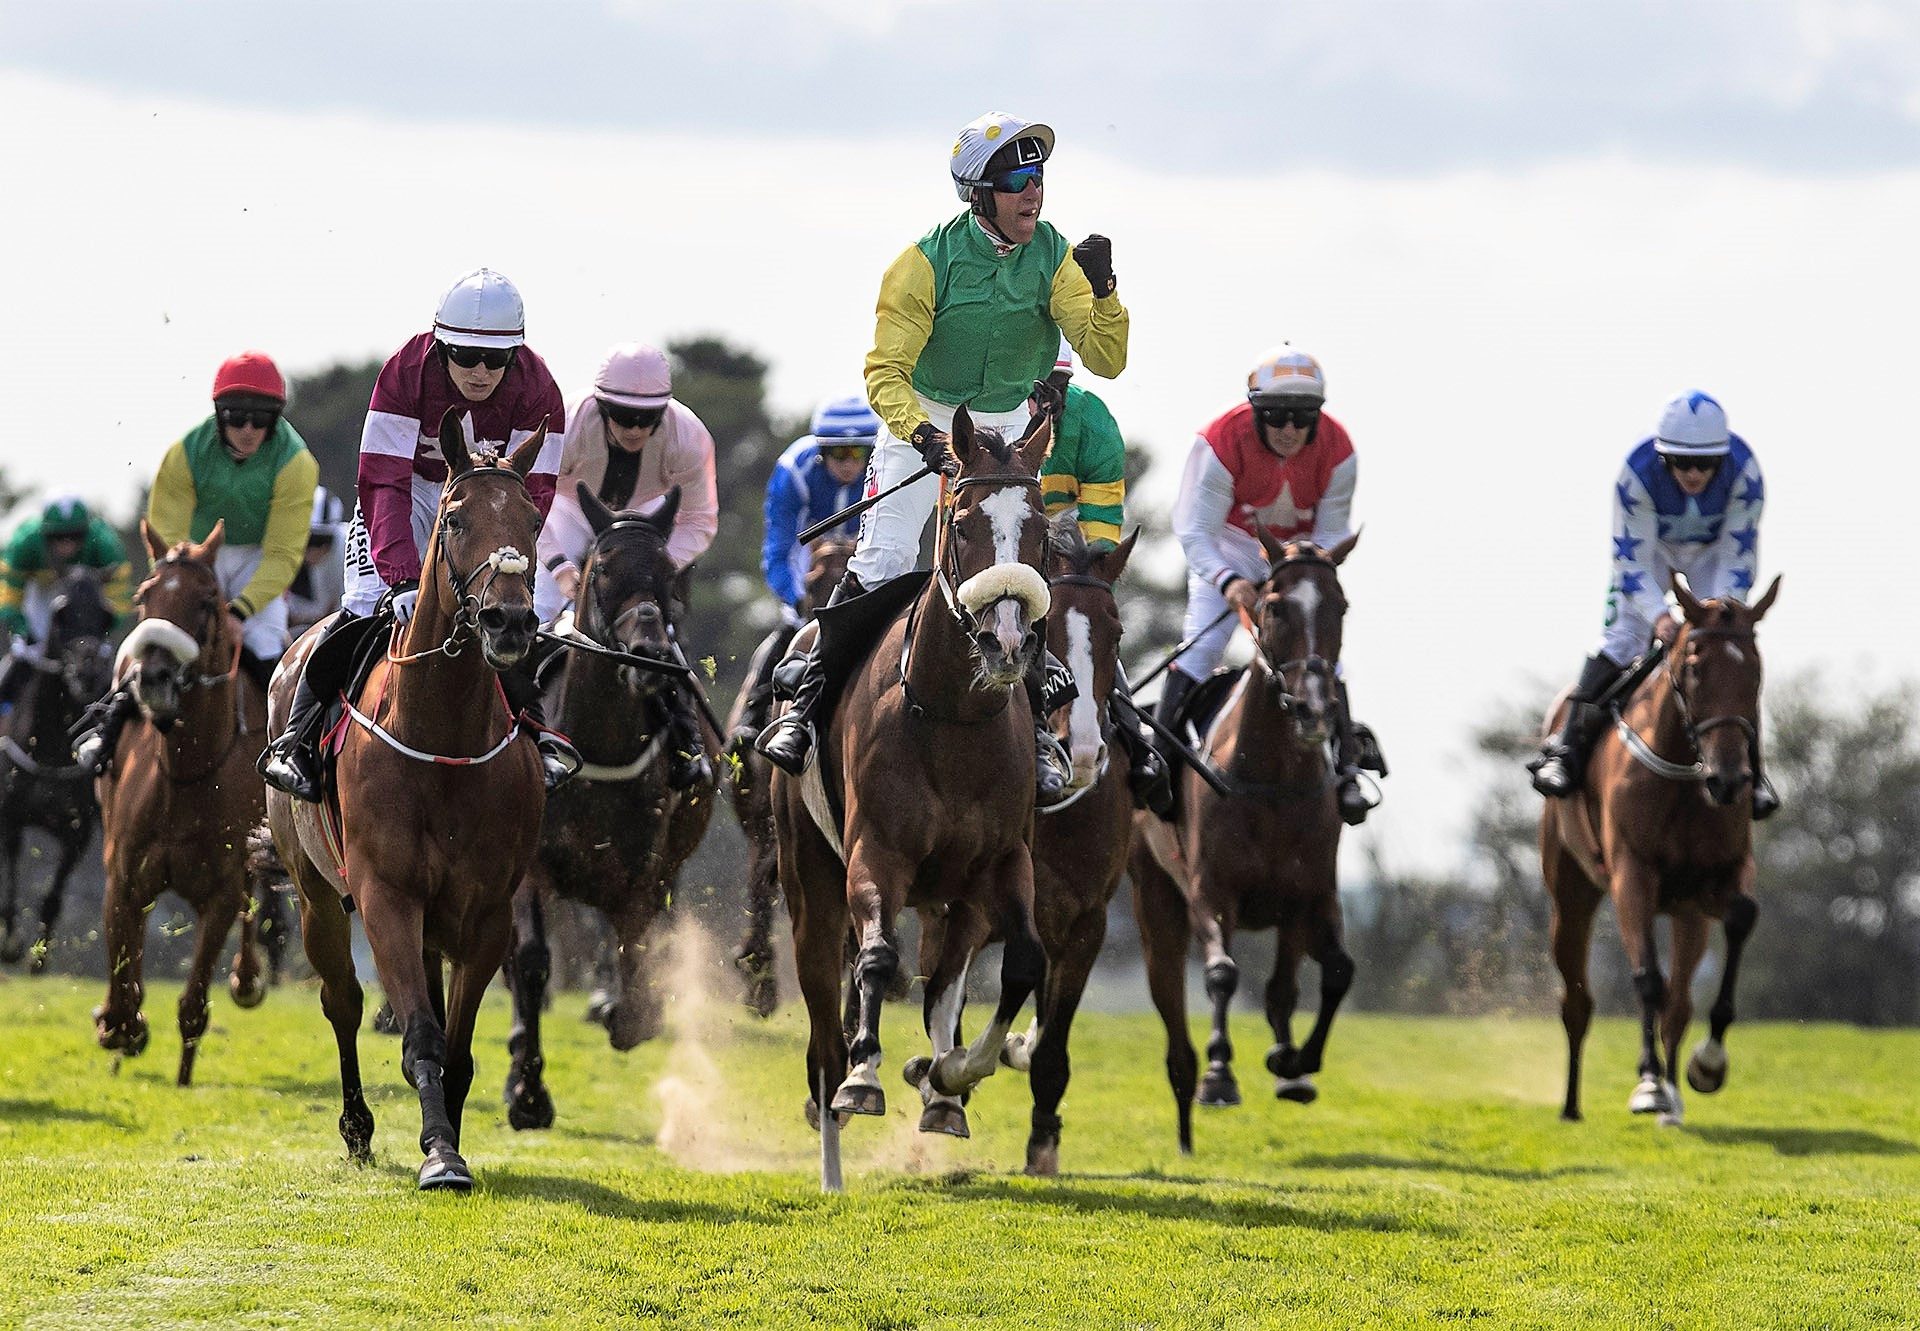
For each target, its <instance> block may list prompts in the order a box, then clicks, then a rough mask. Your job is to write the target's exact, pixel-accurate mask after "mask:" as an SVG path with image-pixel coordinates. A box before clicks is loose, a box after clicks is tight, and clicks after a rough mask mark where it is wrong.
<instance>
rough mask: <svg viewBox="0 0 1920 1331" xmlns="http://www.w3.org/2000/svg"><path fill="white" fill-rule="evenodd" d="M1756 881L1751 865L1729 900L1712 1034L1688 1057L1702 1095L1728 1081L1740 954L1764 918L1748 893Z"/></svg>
mask: <svg viewBox="0 0 1920 1331" xmlns="http://www.w3.org/2000/svg"><path fill="white" fill-rule="evenodd" d="M1752 882H1753V869H1752V866H1751V865H1749V866H1748V868H1747V870H1746V872H1745V874H1744V875H1743V877H1742V880H1741V884H1740V890H1739V891H1738V892H1737V893H1736V894H1735V895H1734V898H1733V900H1732V901H1730V902H1728V903H1727V915H1726V919H1725V921H1724V922H1723V923H1724V927H1725V929H1726V931H1727V961H1726V967H1725V969H1724V970H1723V971H1722V973H1721V975H1720V992H1719V993H1718V994H1716V995H1715V996H1714V1000H1713V1007H1712V1008H1711V1009H1709V1010H1708V1013H1707V1021H1708V1023H1709V1027H1708V1035H1707V1038H1706V1039H1704V1040H1702V1041H1701V1042H1700V1044H1699V1045H1698V1047H1696V1048H1695V1049H1694V1051H1693V1057H1692V1058H1689V1059H1688V1060H1687V1085H1689V1086H1691V1087H1693V1089H1694V1090H1696V1091H1699V1092H1700V1093H1701V1094H1702V1095H1710V1094H1712V1093H1713V1092H1714V1091H1717V1090H1719V1089H1720V1088H1721V1087H1722V1086H1724V1085H1726V1082H1727V1047H1726V1044H1725V1040H1726V1036H1727V1027H1729V1026H1731V1025H1733V986H1734V984H1735V983H1736V982H1737V981H1738V979H1739V976H1740V954H1741V953H1742V952H1743V951H1745V950H1746V946H1747V937H1748V935H1750V934H1751V933H1752V932H1753V926H1754V922H1755V921H1757V920H1758V919H1759V918H1760V907H1759V906H1758V905H1757V904H1755V902H1754V899H1753V898H1752V897H1751V896H1749V895H1747V890H1748V888H1750V887H1751V886H1752Z"/></svg>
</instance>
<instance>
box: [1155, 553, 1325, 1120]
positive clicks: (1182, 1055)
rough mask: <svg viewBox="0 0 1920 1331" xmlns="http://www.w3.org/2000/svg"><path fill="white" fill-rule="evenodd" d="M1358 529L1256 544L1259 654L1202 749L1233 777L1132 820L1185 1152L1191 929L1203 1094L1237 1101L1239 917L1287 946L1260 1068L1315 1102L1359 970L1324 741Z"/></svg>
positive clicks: (1190, 1079) (1190, 779) (1190, 1096)
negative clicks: (1315, 969)
mask: <svg viewBox="0 0 1920 1331" xmlns="http://www.w3.org/2000/svg"><path fill="white" fill-rule="evenodd" d="M1359 539H1360V538H1359V535H1358V533H1356V534H1354V535H1352V536H1349V537H1347V538H1346V539H1345V540H1344V541H1341V542H1340V543H1339V544H1338V545H1336V546H1334V547H1333V549H1331V550H1325V551H1323V550H1321V549H1319V547H1317V546H1315V545H1314V544H1313V543H1312V542H1310V541H1289V542H1286V543H1285V544H1281V543H1278V542H1276V541H1274V540H1273V539H1272V538H1271V537H1269V536H1267V534H1266V533H1265V532H1264V531H1263V532H1262V533H1261V535H1260V540H1261V544H1262V545H1263V546H1264V547H1265V548H1266V552H1267V558H1268V559H1269V560H1271V561H1272V565H1271V567H1270V568H1269V570H1268V573H1267V580H1266V581H1265V582H1264V583H1263V584H1262V585H1261V588H1260V603H1259V607H1258V614H1257V616H1256V617H1255V619H1254V620H1253V624H1252V627H1253V629H1254V660H1253V664H1252V665H1250V666H1248V667H1247V669H1246V670H1245V671H1243V672H1242V673H1241V675H1240V677H1239V679H1238V681H1237V683H1236V684H1235V685H1234V687H1233V692H1232V693H1231V694H1230V695H1229V696H1228V698H1227V700H1226V703H1225V704H1224V705H1223V706H1222V707H1221V709H1220V712H1219V714H1218V716H1217V718H1216V719H1215V720H1214V721H1213V723H1212V725H1211V726H1210V727H1209V729H1208V731H1207V734H1206V737H1205V738H1204V739H1203V740H1201V741H1200V752H1201V753H1202V754H1203V755H1205V757H1206V758H1207V760H1208V761H1209V762H1211V763H1212V764H1213V765H1214V766H1215V767H1217V768H1218V769H1220V771H1221V772H1222V773H1224V774H1225V777H1226V779H1227V781H1228V783H1229V784H1230V785H1231V786H1232V787H1233V788H1234V794H1233V795H1232V796H1224V795H1221V794H1219V793H1218V792H1217V791H1215V790H1214V789H1213V787H1212V786H1210V785H1208V784H1207V783H1206V782H1204V781H1202V780H1201V779H1200V776H1199V774H1198V773H1196V772H1194V771H1192V770H1190V769H1189V770H1187V771H1186V772H1185V773H1184V775H1183V778H1182V780H1183V782H1184V790H1183V791H1182V799H1183V804H1182V808H1181V811H1180V816H1179V821H1178V823H1177V825H1176V824H1170V823H1166V822H1163V821H1162V820H1160V819H1159V818H1156V817H1154V816H1153V815H1152V814H1141V815H1139V816H1137V817H1136V819H1135V822H1134V826H1135V828H1136V830H1137V831H1138V833H1139V835H1138V836H1137V837H1136V838H1135V841H1134V847H1133V852H1132V869H1133V883H1134V914H1135V917H1136V918H1137V919H1138V920H1139V923H1140V940H1141V943H1142V944H1143V945H1144V947H1145V951H1146V962H1147V985H1148V988H1149V989H1150V991H1151V992H1152V995H1153V1003H1154V1006H1155V1007H1156V1008H1158V1009H1159V1010H1160V1018H1161V1020H1162V1021H1163V1022H1164V1023H1165V1024H1166V1028H1167V1077H1168V1080H1169V1081H1170V1082H1171V1083H1172V1085H1173V1098H1174V1104H1175V1106H1176V1108H1177V1110H1178V1114H1179V1129H1180V1149H1181V1151H1183V1152H1186V1153H1191V1152H1192V1150H1193V1101H1194V1096H1195V1087H1194V1074H1195V1071H1196V1063H1195V1059H1194V1052H1193V1043H1192V1041H1191V1040H1189V1039H1188V1036H1187V996H1186V981H1187V971H1186V966H1187V948H1188V943H1189V939H1190V937H1191V936H1197V937H1198V938H1199V941H1200V945H1201V950H1202V952H1203V954H1204V959H1205V967H1206V970H1205V974H1206V984H1207V997H1208V998H1209V999H1211V1000H1212V1002H1213V1031H1212V1035H1211V1038H1209V1040H1208V1041H1207V1071H1206V1075H1205V1076H1204V1077H1203V1078H1201V1079H1200V1083H1199V1100H1200V1103H1201V1104H1203V1105H1215V1106H1226V1105H1237V1104H1239V1103H1240V1089H1239V1086H1238V1084H1237V1083H1236V1081H1235V1080H1234V1075H1233V1043H1232V1041H1231V1040H1230V1039H1229V1038H1228V1036H1227V1011H1228V1008H1229V1006H1230V1005H1231V1003H1232V1001H1233V994H1234V990H1235V989H1236V988H1237V987H1238V985H1239V981H1240V970H1239V967H1238V966H1237V965H1235V964H1234V960H1233V957H1232V955H1231V954H1230V951H1229V949H1230V948H1231V947H1232V945H1233V934H1234V930H1235V929H1236V928H1247V929H1276V930H1278V936H1279V948H1278V951H1277V954H1276V956H1275V958H1274V967H1273V977H1272V979H1270V980H1269V981H1268V982H1267V993H1266V1009H1267V1022H1268V1024H1269V1025H1271V1026H1272V1027H1273V1040H1274V1043H1273V1047H1272V1048H1271V1049H1269V1050H1268V1051H1267V1060H1266V1062H1267V1071H1269V1072H1271V1073H1272V1074H1273V1075H1274V1077H1275V1079H1276V1081H1275V1085H1274V1094H1275V1095H1276V1096H1278V1097H1279V1098H1281V1099H1283V1100H1293V1101H1295V1102H1297V1103H1300V1104H1308V1103H1311V1102H1312V1101H1313V1100H1314V1099H1315V1097H1316V1096H1317V1095H1318V1094H1319V1092H1318V1091H1317V1090H1316V1089H1315V1087H1314V1084H1313V1074H1314V1073H1315V1072H1317V1071H1319V1070H1320V1060H1321V1056H1322V1054H1323V1053H1324V1051H1325V1049H1326V1044H1327V1034H1328V1032H1329V1030H1330V1029H1331V1028H1332V1026H1333V1015H1334V1012H1335V1011H1336V1010H1337V1009H1338V1008H1339V1006H1340V1000H1341V999H1342V998H1344V997H1345V996H1346V992H1347V988H1348V986H1349V985H1351V984H1352V982H1353V958H1352V957H1350V956H1348V955H1347V952H1346V949H1345V947H1343V946H1342V943H1341V918H1340V896H1339V891H1338V885H1337V883H1336V881H1335V862H1336V859H1337V857H1338V855H1339V850H1340V830H1341V827H1342V826H1343V824H1342V823H1341V821H1340V807H1339V800H1338V797H1337V795H1336V793H1335V789H1334V769H1333V761H1332V757H1331V755H1330V753H1329V751H1328V737H1329V735H1330V733H1331V724H1332V718H1333V707H1334V694H1335V688H1336V684H1335V678H1336V672H1337V671H1338V669H1339V665H1340V637H1341V630H1342V624H1343V620H1344V618H1345V615H1346V612H1347V601H1346V597H1345V595H1344V594H1343V593H1342V592H1341V590H1340V576H1339V572H1338V568H1339V565H1340V564H1341V563H1343V562H1344V561H1345V560H1346V558H1347V556H1348V555H1349V554H1351V553H1352V551H1353V547H1354V544H1355V542H1357V541H1358V540H1359ZM1302 955H1305V956H1310V957H1312V958H1313V959H1314V961H1315V962H1316V963H1317V964H1318V965H1319V967H1320V1012H1319V1015H1318V1016H1317V1017H1316V1019H1315V1020H1314V1023H1313V1030H1312V1032H1311V1033H1310V1034H1309V1035H1308V1036H1307V1041H1306V1043H1305V1044H1304V1045H1301V1046H1299V1047H1298V1048H1296V1047H1295V1046H1294V1043H1293V1009H1294V1004H1295V1002H1296V1000H1297V999H1298V997H1299V979H1298V971H1299V968H1300V958H1301V957H1302Z"/></svg>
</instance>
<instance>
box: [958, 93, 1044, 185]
mask: <svg viewBox="0 0 1920 1331" xmlns="http://www.w3.org/2000/svg"><path fill="white" fill-rule="evenodd" d="M1008 147H1012V148H1013V150H1014V151H1013V154H1012V156H1011V158H1010V160H1009V161H1008V164H1007V169H1008V170H1011V169H1013V168H1014V167H1016V166H1038V165H1039V164H1040V163H1042V162H1044V161H1046V160H1047V159H1048V158H1049V157H1051V156H1053V128H1052V126H1050V125H1038V124H1033V123H1030V122H1028V121H1025V120H1020V119H1017V118H1015V117H1013V116H1010V115H1008V114H1007V113H1006V112H1005V111H989V112H987V113H986V114H985V115H983V116H981V117H980V118H979V119H977V120H970V121H968V122H967V123H966V124H965V125H963V126H962V127H961V129H960V137H959V138H957V139H955V140H954V142H953V163H952V165H951V167H950V168H949V170H951V171H952V172H953V188H954V190H955V192H956V193H958V194H959V195H960V198H961V201H962V202H965V203H971V202H972V201H973V192H974V191H975V190H977V189H984V188H988V186H987V163H988V162H990V161H992V160H993V157H994V155H995V154H996V153H999V152H1000V151H1001V150H1002V149H1004V148H1008Z"/></svg>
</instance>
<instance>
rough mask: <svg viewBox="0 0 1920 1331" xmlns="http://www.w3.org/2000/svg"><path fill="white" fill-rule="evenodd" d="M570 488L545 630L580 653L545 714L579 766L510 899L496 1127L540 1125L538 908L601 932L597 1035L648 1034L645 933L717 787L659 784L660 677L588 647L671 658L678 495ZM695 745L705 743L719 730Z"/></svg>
mask: <svg viewBox="0 0 1920 1331" xmlns="http://www.w3.org/2000/svg"><path fill="white" fill-rule="evenodd" d="M578 493H579V496H580V508H581V511H582V512H583V513H584V514H585V515H586V519H587V523H588V525H589V526H591V527H592V529H593V544H592V545H591V546H590V547H588V550H587V557H586V560H585V561H584V566H583V570H582V572H581V574H580V586H579V589H578V594H577V595H576V597H575V601H574V605H575V609H574V612H573V617H572V620H571V622H570V623H568V622H567V621H565V620H563V621H562V625H561V631H560V633H559V634H558V636H559V637H561V638H562V639H563V640H565V639H572V640H574V641H576V642H580V643H581V644H582V646H581V648H579V649H576V650H572V651H569V652H568V653H567V660H566V661H565V663H564V664H563V665H562V666H561V667H560V668H559V669H558V670H557V671H556V672H555V674H556V685H555V687H554V688H552V689H550V690H549V704H548V712H547V714H548V715H549V716H552V717H554V718H556V724H557V725H558V727H559V729H560V730H561V731H562V732H564V733H565V734H566V735H568V736H569V737H570V738H571V739H572V740H573V742H574V744H575V745H576V746H577V747H578V748H579V750H580V753H581V756H582V758H583V759H584V760H585V761H584V762H583V763H582V765H581V768H580V772H579V774H578V775H577V776H575V777H574V778H573V780H572V781H569V782H568V783H567V784H566V785H564V786H562V787H560V788H559V789H558V790H556V791H554V792H553V794H552V795H550V796H549V797H548V799H547V810H546V818H545V821H544V823H543V824H542V827H541V834H540V845H539V849H538V850H537V851H536V852H535V854H534V857H533V863H532V864H531V865H530V866H528V869H527V875H526V877H525V878H524V879H522V880H521V882H520V886H519V887H518V888H517V889H516V890H515V891H514V894H513V943H512V947H511V951H510V953H509V961H508V965H507V979H508V985H509V987H510V988H511V990H512V992H513V1029H512V1031H511V1032H510V1033H509V1035H508V1037H507V1050H508V1053H509V1054H510V1056H511V1060H512V1061H511V1066H510V1067H509V1068H508V1070H507V1089H506V1101H507V1121H508V1122H509V1123H511V1124H512V1125H513V1126H514V1127H515V1128H516V1129H526V1128H547V1127H551V1126H553V1097H552V1095H551V1094H550V1093H549V1092H548V1090H547V1087H546V1083H545V1081H544V1079H543V1073H544V1070H545V1067H546V1060H545V1057H544V1054H543V1053H542V1050H541V1046H540V1012H541V1008H542V1006H543V1004H544V1003H545V1000H546V996H547V980H548V976H549V973H550V968H551V962H552V957H551V954H550V953H549V952H548V949H547V937H546V922H545V917H544V913H543V911H542V902H543V901H544V900H545V899H546V898H548V897H550V896H553V895H555V894H557V895H559V896H563V897H567V898H569V899H571V900H574V901H580V902H584V903H586V904H587V905H589V906H592V907H594V908H595V909H596V910H598V911H600V912H601V913H602V914H603V915H605V916H606V917H607V919H608V920H609V921H610V922H611V923H612V924H613V927H614V934H615V937H616V939H617V941H618V952H617V955H618V958H619V965H618V975H619V981H618V989H617V995H616V997H615V998H614V999H613V1001H612V1002H611V1003H609V1004H608V1005H606V1008H605V1012H606V1016H605V1022H606V1026H607V1035H608V1039H609V1040H610V1042H611V1043H612V1045H613V1047H614V1048H615V1049H619V1050H627V1049H631V1048H633V1047H634V1046H635V1045H637V1044H639V1043H640V1042H641V1041H643V1040H650V1039H652V1038H653V1037H654V1036H655V1035H657V1034H658V1033H659V1030H660V1015H661V1004H660V996H659V994H658V992H657V991H656V987H655V986H656V983H657V981H656V977H655V976H654V975H653V973H652V971H653V967H652V964H651V963H652V960H653V958H654V957H655V956H656V954H657V952H658V946H657V945H658V943H659V941H660V939H659V938H658V936H657V931H656V930H655V928H654V926H655V923H656V921H658V920H659V918H660V917H661V916H662V915H663V914H665V913H666V912H667V911H668V909H669V908H670V907H671V906H672V904H673V895H674V887H675V885H676V883H677V882H678V880H679V877H680V868H681V866H682V865H683V864H685V863H686V860H687V857H688V856H689V855H691V854H693V852H694V849H695V848H696V847H698V846H699V844H700V838H701V837H702V836H704V835H705V834H706V830H707V822H708V820H709V819H710V818H711V817H712V816H713V805H714V797H715V794H716V793H717V790H718V786H717V783H715V782H708V783H706V784H702V785H696V786H694V787H693V788H692V789H689V790H675V789H673V788H672V787H671V786H670V785H669V784H668V783H667V762H666V756H667V755H666V746H667V744H668V743H669V742H670V735H671V729H670V721H669V717H668V714H667V711H666V707H665V704H664V702H663V701H662V699H661V697H660V695H661V693H662V686H663V681H664V680H665V679H666V677H665V676H663V675H660V674H653V673H647V672H644V671H642V670H640V669H639V668H637V667H634V666H632V665H623V664H620V663H619V662H618V661H617V660H615V659H612V658H608V657H605V656H599V655H595V654H594V653H593V652H592V651H591V650H590V649H591V648H592V647H593V646H596V645H597V646H600V647H604V648H609V649H611V650H613V651H617V652H625V653H627V654H629V655H633V656H641V657H648V658H651V659H653V660H656V661H659V662H661V663H662V664H667V663H671V662H672V661H673V660H674V653H673V629H674V626H675V624H676V623H677V622H678V620H679V618H680V610H681V607H683V606H684V605H685V604H686V600H687V589H688V584H689V581H690V578H689V574H690V573H691V569H680V570H676V569H675V567H674V562H673V558H672V556H670V555H669V554H668V553H667V540H668V538H669V537H670V536H671V535H672V534H673V520H674V516H675V515H676V514H677V513H678V512H679V508H680V487H679V486H677V485H676V486H674V487H673V488H672V489H670V490H668V491H667V494H666V497H665V499H664V500H663V501H662V502H661V504H660V505H659V507H658V508H657V509H656V510H655V511H654V512H653V513H651V514H648V515H645V516H642V515H641V514H639V513H634V512H624V513H615V512H613V511H612V510H611V509H609V508H608V507H607V506H606V505H605V504H603V503H602V502H601V501H600V497H599V496H598V495H596V494H595V493H594V492H593V491H592V490H591V489H590V488H589V487H587V486H586V485H584V484H583V485H581V486H580V487H579V491H578ZM704 738H705V742H706V744H707V746H708V747H709V748H711V749H715V750H717V749H718V747H719V736H717V735H714V734H712V733H711V732H708V733H706V734H705V736H704Z"/></svg>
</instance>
